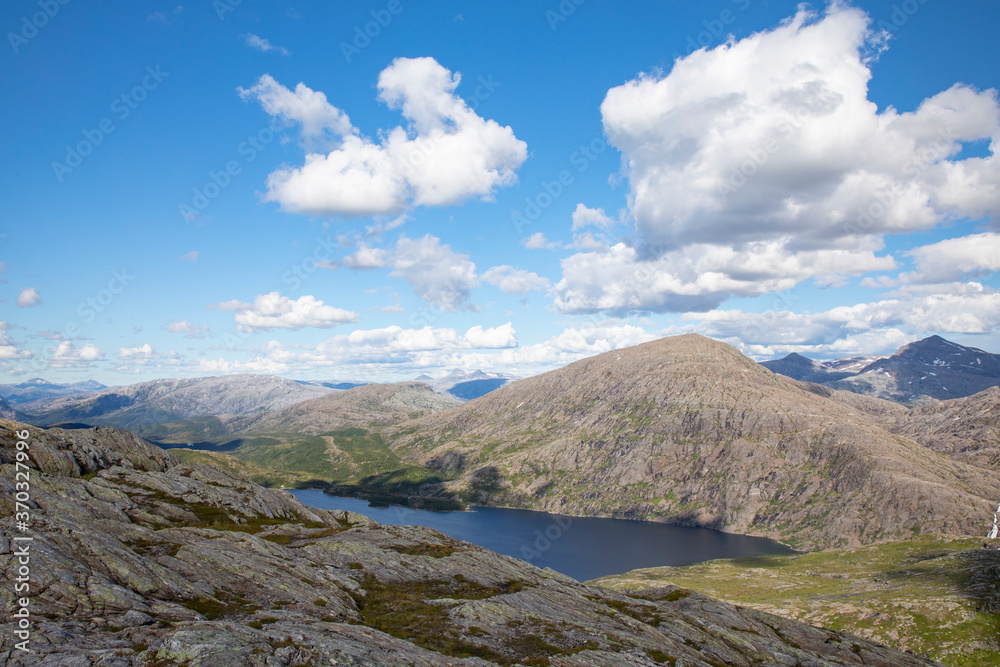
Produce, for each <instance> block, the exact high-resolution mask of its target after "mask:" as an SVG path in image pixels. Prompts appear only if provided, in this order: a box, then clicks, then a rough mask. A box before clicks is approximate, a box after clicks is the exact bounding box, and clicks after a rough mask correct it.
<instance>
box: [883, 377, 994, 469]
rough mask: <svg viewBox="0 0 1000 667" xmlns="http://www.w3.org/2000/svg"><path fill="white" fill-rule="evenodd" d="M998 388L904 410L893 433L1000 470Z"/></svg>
mask: <svg viewBox="0 0 1000 667" xmlns="http://www.w3.org/2000/svg"><path fill="white" fill-rule="evenodd" d="M998 418H1000V387H991V388H990V389H987V390H986V391H981V392H979V393H978V394H973V395H972V396H968V397H966V398H956V399H953V400H950V401H941V402H939V403H932V404H930V405H924V406H921V407H918V408H914V409H913V410H910V411H908V412H906V413H903V414H901V415H900V416H899V418H898V419H897V423H896V425H895V426H894V427H893V429H892V430H893V432H895V433H899V434H900V435H905V436H907V437H909V438H912V439H913V440H915V441H917V442H919V443H920V444H922V445H925V446H927V447H929V448H930V449H933V450H934V451H936V452H940V453H942V454H945V455H947V456H949V457H951V458H953V459H955V460H958V461H964V462H966V463H971V464H973V465H977V466H980V467H982V468H986V469H988V470H994V471H995V470H1000V423H998Z"/></svg>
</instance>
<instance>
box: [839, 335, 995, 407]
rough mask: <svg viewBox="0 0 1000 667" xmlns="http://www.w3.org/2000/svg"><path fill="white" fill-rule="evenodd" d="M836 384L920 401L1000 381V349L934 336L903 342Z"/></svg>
mask: <svg viewBox="0 0 1000 667" xmlns="http://www.w3.org/2000/svg"><path fill="white" fill-rule="evenodd" d="M828 384H829V386H831V387H834V388H836V389H846V390H847V391H853V392H856V393H859V394H868V395H871V396H876V397H878V398H885V399H888V400H893V401H897V402H899V403H903V404H907V405H921V404H924V403H928V402H930V401H932V400H948V399H952V398H961V397H963V396H971V395H972V394H975V393H978V392H980V391H983V390H984V389H988V388H989V387H995V386H998V385H1000V354H990V353H989V352H984V351H983V350H980V349H978V348H974V347H966V346H964V345H959V344H957V343H953V342H951V341H949V340H945V339H944V338H941V337H940V336H931V337H930V338H925V339H923V340H919V341H916V342H915V343H910V344H909V345H905V346H903V347H901V348H900V349H899V350H898V351H897V352H896V353H895V354H894V355H892V356H891V357H888V358H886V359H878V360H876V361H874V362H872V363H871V364H869V365H867V366H865V367H864V368H863V369H861V371H860V372H859V373H858V374H857V375H854V376H851V377H848V378H845V379H842V380H838V381H835V382H829V383H828Z"/></svg>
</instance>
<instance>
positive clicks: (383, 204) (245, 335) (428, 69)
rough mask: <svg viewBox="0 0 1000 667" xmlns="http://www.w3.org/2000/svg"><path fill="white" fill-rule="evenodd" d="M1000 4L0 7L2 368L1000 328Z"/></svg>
mask: <svg viewBox="0 0 1000 667" xmlns="http://www.w3.org/2000/svg"><path fill="white" fill-rule="evenodd" d="M997 25H1000V6H997V5H996V4H995V3H987V2H971V1H966V0H959V1H953V2H947V3H945V2H943V1H942V0H923V1H921V0H907V1H906V2H887V1H874V0H873V1H870V2H854V3H850V4H848V3H832V4H816V5H814V6H811V7H810V6H808V5H803V6H799V5H798V4H797V3H795V2H785V1H778V0H770V1H765V0H715V1H709V2H704V1H699V2H694V1H690V2H687V1H683V2H682V1H678V2H652V1H650V0H647V1H642V2H639V1H636V2H600V1H598V0H584V1H580V0H577V1H576V2H574V1H573V0H564V2H562V4H560V3H559V2H556V1H555V0H550V1H548V2H521V3H505V4H502V5H501V4H499V3H489V4H487V3H481V4H479V3H477V4H476V5H475V6H467V3H458V2H436V3H418V2H413V1H412V0H398V1H393V2H389V1H383V2H352V3H346V2H338V3H320V2H269V3H264V2H254V1H252V0H242V2H238V1H237V0H218V1H216V2H214V3H213V2H202V3H198V4H197V5H195V4H184V5H181V4H177V3H167V2H141V3H129V4H126V5H125V6H121V5H120V3H109V2H79V1H74V0H67V1H66V2H65V3H64V4H63V3H60V2H59V1H58V0H48V1H47V0H41V1H39V0H35V1H34V2H26V1H22V0H18V1H17V2H10V3H6V4H5V5H4V7H3V8H2V9H0V27H2V28H3V31H4V33H5V44H4V46H3V47H0V50H2V51H3V56H2V57H3V58H4V59H5V63H4V66H3V68H2V70H0V86H2V89H3V91H4V99H5V100H6V103H5V104H4V105H3V106H2V107H0V114H2V117H3V127H4V128H6V131H5V132H4V133H3V137H2V138H0V146H2V154H3V156H4V158H5V159H4V160H3V161H2V162H0V201H2V206H0V234H2V236H0V262H2V264H0V281H2V282H0V285H2V290H0V381H4V382H17V381H20V380H24V379H27V378H30V377H35V376H41V377H44V378H46V379H49V380H51V381H74V380H80V379H84V378H91V377H92V378H95V379H98V380H100V381H102V382H105V383H108V384H122V383H128V382H135V381H140V380H145V379H151V378H154V377H165V376H197V375H214V374H221V373H234V372H260V373H274V374H280V375H285V376H289V377H296V378H302V379H335V378H336V379H363V380H385V381H389V380H398V379H407V378H411V377H414V376H415V375H417V374H419V373H422V372H428V373H430V374H432V375H437V374H442V373H444V372H445V371H446V370H449V369H453V368H463V369H467V370H469V369H473V368H485V369H490V370H498V371H504V372H509V373H514V374H517V375H530V374H534V373H538V372H542V371H545V370H549V369H551V368H554V367H558V366H560V365H563V364H565V363H568V362H570V361H572V360H575V359H578V358H581V357H583V356H587V355H590V354H595V353H599V352H604V351H607V350H610V349H615V348H617V347H623V346H627V345H633V344H636V343H640V342H643V341H646V340H650V339H653V338H656V337H659V336H664V335H672V334H677V333H685V332H690V331H695V332H699V333H703V334H706V335H709V336H712V337H715V338H718V339H721V340H725V341H726V342H729V343H732V344H734V345H737V346H738V347H740V348H741V349H742V350H743V351H744V352H745V353H746V354H748V355H750V356H753V357H755V358H758V359H765V358H771V357H775V356H783V355H784V354H787V353H788V352H792V351H796V352H800V353H802V354H805V355H808V356H811V357H813V358H817V359H829V358H837V357H843V356H848V355H852V354H865V353H890V352H892V351H894V350H895V349H896V348H898V347H899V346H900V345H901V344H904V343H905V342H908V341H910V340H914V339H917V338H921V337H924V336H927V335H931V334H940V335H943V336H945V337H947V338H949V339H952V340H956V341H958V342H962V343H965V344H971V345H975V346H978V347H981V348H984V349H986V350H989V351H1000V335H998V326H1000V294H998V292H997V289H998V287H1000V281H998V279H997V270H998V269H1000V234H998V233H997V219H998V218H997V216H998V213H1000V165H998V164H997V163H996V162H995V161H994V159H993V147H994V145H995V143H994V142H996V141H997V140H998V139H1000V107H998V103H997V93H996V88H997V87H998V86H1000V82H998V73H997V69H996V67H995V63H996V62H1000V53H998V52H1000V46H998V45H997V43H996V40H995V35H994V34H993V32H994V31H995V28H996V26H997Z"/></svg>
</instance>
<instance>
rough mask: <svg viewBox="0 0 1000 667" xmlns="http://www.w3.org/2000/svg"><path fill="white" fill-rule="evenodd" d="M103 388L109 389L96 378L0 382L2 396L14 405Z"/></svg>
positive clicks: (0, 396)
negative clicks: (69, 381) (69, 382)
mask: <svg viewBox="0 0 1000 667" xmlns="http://www.w3.org/2000/svg"><path fill="white" fill-rule="evenodd" d="M101 389H107V387H106V386H105V385H103V384H101V383H100V382H95V381H94V380H86V381H84V382H74V383H73V384H53V383H52V382H47V381H45V380H43V379H42V378H32V379H31V380H27V381H26V382H21V383H18V384H0V398H3V399H5V400H6V401H7V402H8V403H9V404H11V405H13V406H18V405H22V404H24V403H29V402H31V401H37V400H40V399H46V398H56V397H58V396H70V395H72V394H81V393H85V392H92V391H100V390H101Z"/></svg>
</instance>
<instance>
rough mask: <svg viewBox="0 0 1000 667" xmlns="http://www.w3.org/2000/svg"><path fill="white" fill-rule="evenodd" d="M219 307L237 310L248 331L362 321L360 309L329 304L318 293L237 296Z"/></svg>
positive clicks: (324, 326)
mask: <svg viewBox="0 0 1000 667" xmlns="http://www.w3.org/2000/svg"><path fill="white" fill-rule="evenodd" d="M216 308H218V309H219V310H231V311H234V312H235V313H236V314H235V315H234V320H235V321H236V328H237V329H238V330H239V331H247V332H250V331H270V330H271V329H304V328H306V327H315V328H319V329H328V328H330V327H335V326H338V325H341V324H346V323H348V322H357V321H358V314H357V313H355V312H351V311H349V310H344V309H342V308H335V307H333V306H328V305H326V304H324V303H323V302H322V301H321V300H319V299H317V298H316V297H314V296H310V295H305V296H301V297H299V298H298V299H290V298H288V297H287V296H281V295H280V294H279V293H278V292H269V293H268V294H260V295H258V296H257V297H255V298H254V302H253V303H244V302H242V301H238V300H233V301H226V302H223V303H220V304H218V306H216Z"/></svg>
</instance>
